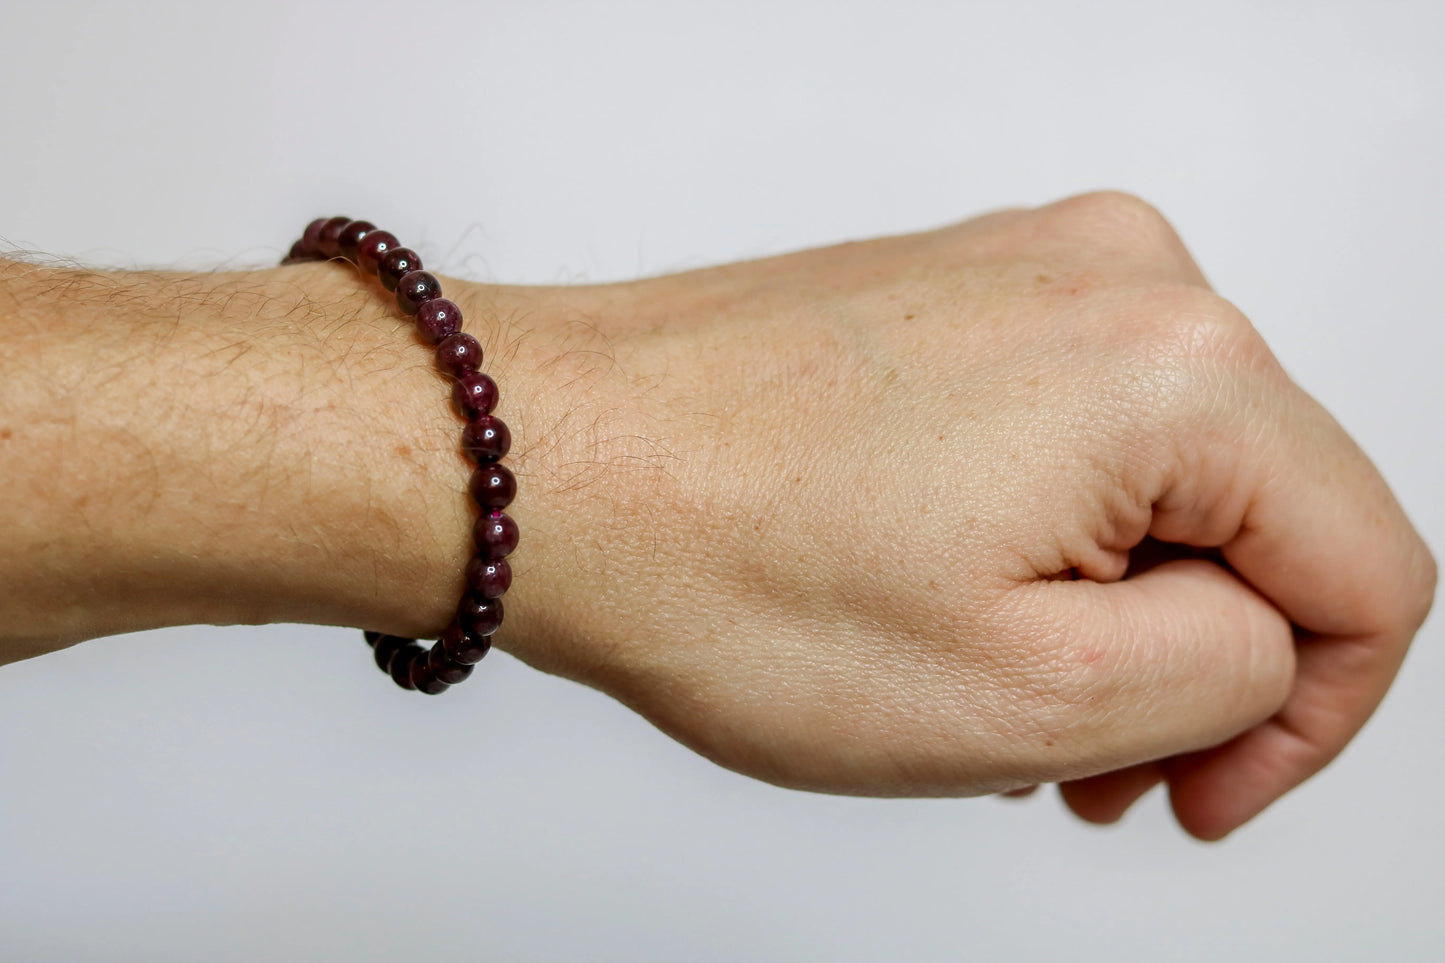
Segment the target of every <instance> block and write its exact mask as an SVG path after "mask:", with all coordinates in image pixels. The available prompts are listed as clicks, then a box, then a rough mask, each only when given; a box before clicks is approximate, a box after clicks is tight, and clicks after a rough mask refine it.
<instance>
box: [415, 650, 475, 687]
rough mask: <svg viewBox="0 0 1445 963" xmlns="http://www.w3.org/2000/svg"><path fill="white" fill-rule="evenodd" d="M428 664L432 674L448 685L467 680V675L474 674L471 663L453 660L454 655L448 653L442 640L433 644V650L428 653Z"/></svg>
mask: <svg viewBox="0 0 1445 963" xmlns="http://www.w3.org/2000/svg"><path fill="white" fill-rule="evenodd" d="M426 666H427V668H428V669H430V670H431V672H432V675H434V676H436V677H437V678H438V679H440V680H442V681H443V682H445V683H446V684H447V685H456V684H457V683H458V682H465V681H466V678H467V676H469V675H471V674H472V666H471V663H470V662H453V661H452V657H451V656H449V655H447V650H446V647H445V646H443V645H442V644H441V643H440V642H438V643H437V644H436V645H434V646H432V647H431V651H430V652H428V653H427V659H426Z"/></svg>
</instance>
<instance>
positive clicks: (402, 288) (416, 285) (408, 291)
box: [396, 271, 442, 314]
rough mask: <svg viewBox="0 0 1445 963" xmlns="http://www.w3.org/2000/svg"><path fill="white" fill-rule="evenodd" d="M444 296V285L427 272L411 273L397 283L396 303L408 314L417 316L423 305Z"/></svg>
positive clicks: (404, 275) (403, 276)
mask: <svg viewBox="0 0 1445 963" xmlns="http://www.w3.org/2000/svg"><path fill="white" fill-rule="evenodd" d="M441 296H442V283H441V282H440V281H438V280H437V279H436V275H434V274H431V273H429V272H427V271H411V272H409V273H407V274H403V275H402V276H401V278H400V279H399V280H398V281H397V282H396V303H397V306H398V307H400V308H401V309H402V310H403V311H405V312H406V313H407V314H416V312H417V309H419V308H420V307H421V306H422V305H423V304H425V303H426V302H428V301H430V300H431V299H432V298H439V297H441Z"/></svg>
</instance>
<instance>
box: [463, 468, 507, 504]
mask: <svg viewBox="0 0 1445 963" xmlns="http://www.w3.org/2000/svg"><path fill="white" fill-rule="evenodd" d="M469 487H470V490H471V493H472V498H473V499H475V500H476V503H477V504H478V505H480V506H481V507H482V508H485V509H486V510H487V511H489V512H499V511H501V510H502V509H504V508H506V507H507V506H508V505H510V504H512V499H513V498H516V497H517V479H515V478H513V477H512V473H511V472H509V471H507V469H505V468H503V467H502V466H501V465H482V466H481V467H480V468H478V469H477V470H476V471H474V472H472V481H471V485H470V486H469Z"/></svg>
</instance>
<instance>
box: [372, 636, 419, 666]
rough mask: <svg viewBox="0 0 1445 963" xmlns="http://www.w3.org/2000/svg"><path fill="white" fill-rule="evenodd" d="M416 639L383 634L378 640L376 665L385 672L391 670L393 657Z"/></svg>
mask: <svg viewBox="0 0 1445 963" xmlns="http://www.w3.org/2000/svg"><path fill="white" fill-rule="evenodd" d="M415 641H416V640H415V639H404V638H402V637H401V636H399V635H383V636H381V637H380V638H379V639H377V640H376V667H377V668H378V669H380V670H381V671H383V672H390V671H391V657H392V656H393V655H396V653H397V652H398V651H400V650H401V649H403V648H405V647H406V646H408V645H411V644H412V643H413V642H415Z"/></svg>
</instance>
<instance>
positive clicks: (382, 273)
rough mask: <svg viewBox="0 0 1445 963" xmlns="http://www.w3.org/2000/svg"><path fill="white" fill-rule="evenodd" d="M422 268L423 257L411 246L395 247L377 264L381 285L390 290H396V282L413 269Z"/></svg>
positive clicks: (418, 269)
mask: <svg viewBox="0 0 1445 963" xmlns="http://www.w3.org/2000/svg"><path fill="white" fill-rule="evenodd" d="M420 270H421V258H419V257H417V256H416V252H415V251H413V250H412V249H411V248H409V247H394V248H392V249H391V250H390V251H387V252H386V254H385V255H384V256H383V257H382V259H381V260H380V261H378V262H377V265H376V274H377V277H379V278H381V286H382V287H384V288H386V289H387V290H388V291H395V290H396V282H398V281H400V280H401V279H402V278H403V277H404V276H406V275H408V274H410V273H411V272H413V271H420Z"/></svg>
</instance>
